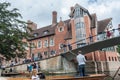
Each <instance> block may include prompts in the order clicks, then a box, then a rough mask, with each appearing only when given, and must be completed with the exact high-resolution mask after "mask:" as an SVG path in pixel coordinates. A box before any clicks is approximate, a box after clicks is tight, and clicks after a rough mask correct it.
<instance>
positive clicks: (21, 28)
mask: <svg viewBox="0 0 120 80" xmlns="http://www.w3.org/2000/svg"><path fill="white" fill-rule="evenodd" d="M9 7H10V3H6V2H3V3H0V54H1V55H3V56H4V57H6V59H8V60H9V59H11V58H14V57H16V56H18V57H23V56H24V55H25V47H24V46H23V45H24V42H22V40H23V38H27V36H28V33H27V31H26V23H25V22H24V21H22V20H20V18H22V16H21V14H20V13H18V9H16V8H14V9H11V10H10V9H9Z"/></svg>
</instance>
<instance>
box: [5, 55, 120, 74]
mask: <svg viewBox="0 0 120 80" xmlns="http://www.w3.org/2000/svg"><path fill="white" fill-rule="evenodd" d="M37 63H39V65H40V69H41V70H42V71H46V72H51V73H71V72H76V71H77V63H74V62H70V61H68V60H66V59H65V58H64V57H62V56H54V57H52V58H48V59H44V60H41V61H37ZM31 64H32V63H31ZM27 65H28V64H21V65H16V66H14V67H12V68H13V70H15V71H17V72H25V71H27ZM113 65H114V66H113ZM118 67H120V62H116V61H109V62H106V61H98V62H95V61H87V62H86V72H87V73H97V72H101V73H103V72H108V71H109V72H110V71H116V70H117V69H118ZM7 69H8V70H9V69H10V67H8V68H7Z"/></svg>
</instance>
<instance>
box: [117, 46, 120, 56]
mask: <svg viewBox="0 0 120 80" xmlns="http://www.w3.org/2000/svg"><path fill="white" fill-rule="evenodd" d="M117 52H118V53H119V54H120V45H118V46H117Z"/></svg>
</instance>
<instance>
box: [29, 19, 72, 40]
mask: <svg viewBox="0 0 120 80" xmlns="http://www.w3.org/2000/svg"><path fill="white" fill-rule="evenodd" d="M69 21H70V19H68V20H65V21H64V23H65V24H68V23H69ZM57 25H58V23H57V24H56V25H54V26H52V25H48V26H46V27H42V28H39V29H36V30H34V31H33V32H32V33H31V34H32V35H34V34H37V36H36V37H33V38H31V39H29V40H34V39H38V38H42V37H46V36H50V35H55V28H56V27H57ZM44 32H47V33H46V34H45V33H44ZM66 38H69V36H67V35H66Z"/></svg>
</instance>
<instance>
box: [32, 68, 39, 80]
mask: <svg viewBox="0 0 120 80" xmlns="http://www.w3.org/2000/svg"><path fill="white" fill-rule="evenodd" d="M32 80H40V78H39V76H38V75H37V70H36V69H33V71H32Z"/></svg>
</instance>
